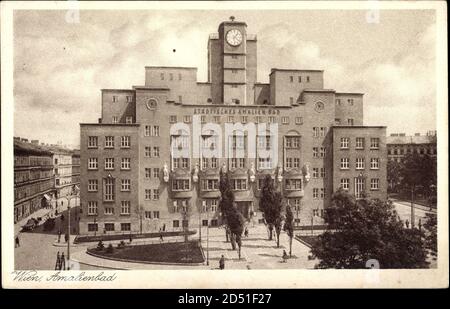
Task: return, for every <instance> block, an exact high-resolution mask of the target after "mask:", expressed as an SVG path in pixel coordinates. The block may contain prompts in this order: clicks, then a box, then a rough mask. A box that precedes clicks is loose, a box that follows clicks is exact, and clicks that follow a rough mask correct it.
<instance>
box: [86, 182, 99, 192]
mask: <svg viewBox="0 0 450 309" xmlns="http://www.w3.org/2000/svg"><path fill="white" fill-rule="evenodd" d="M88 191H89V192H96V191H98V180H97V179H89V180H88Z"/></svg>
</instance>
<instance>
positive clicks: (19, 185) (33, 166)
mask: <svg viewBox="0 0 450 309" xmlns="http://www.w3.org/2000/svg"><path fill="white" fill-rule="evenodd" d="M52 169H53V164H52V154H51V152H49V151H47V150H44V149H42V148H41V147H39V146H38V145H36V144H34V143H33V144H32V143H29V142H28V140H26V139H20V138H14V223H16V222H19V221H21V220H22V219H25V218H27V217H28V216H29V215H31V214H33V213H34V212H35V211H36V210H38V209H40V208H43V207H47V206H48V201H49V200H50V199H51V194H52V191H53V187H54V186H53V185H54V180H53V173H52Z"/></svg>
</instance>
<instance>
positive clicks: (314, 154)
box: [313, 147, 319, 158]
mask: <svg viewBox="0 0 450 309" xmlns="http://www.w3.org/2000/svg"><path fill="white" fill-rule="evenodd" d="M318 157H319V147H313V158H318Z"/></svg>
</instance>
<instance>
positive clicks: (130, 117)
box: [125, 116, 133, 123]
mask: <svg viewBox="0 0 450 309" xmlns="http://www.w3.org/2000/svg"><path fill="white" fill-rule="evenodd" d="M125 123H133V117H132V116H127V117H126V118H125Z"/></svg>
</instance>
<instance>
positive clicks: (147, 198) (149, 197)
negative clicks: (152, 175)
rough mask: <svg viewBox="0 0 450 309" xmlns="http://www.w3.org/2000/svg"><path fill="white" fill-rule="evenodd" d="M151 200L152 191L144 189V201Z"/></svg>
mask: <svg viewBox="0 0 450 309" xmlns="http://www.w3.org/2000/svg"><path fill="white" fill-rule="evenodd" d="M151 199H152V190H151V189H145V200H147V201H149V200H151Z"/></svg>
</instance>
